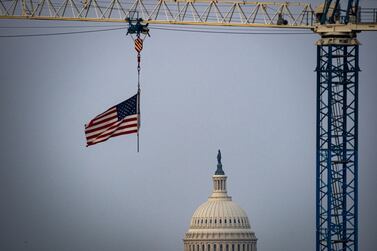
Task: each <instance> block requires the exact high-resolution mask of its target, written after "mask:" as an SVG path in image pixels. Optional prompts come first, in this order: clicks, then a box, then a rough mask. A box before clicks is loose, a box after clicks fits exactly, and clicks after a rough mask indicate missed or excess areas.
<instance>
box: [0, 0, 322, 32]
mask: <svg viewBox="0 0 377 251" xmlns="http://www.w3.org/2000/svg"><path fill="white" fill-rule="evenodd" d="M136 13H137V14H136ZM136 15H138V17H139V18H142V19H143V20H144V21H145V22H147V23H150V24H179V25H209V26H238V27H274V28H302V29H312V28H313V27H314V23H315V15H314V10H313V8H312V6H311V5H310V4H309V3H302V2H296V3H288V2H284V3H278V2H248V1H210V0H159V1H147V0H129V1H124V0H0V19H35V20H66V21H94V22H120V23H122V22H127V21H126V19H127V18H131V19H132V18H136Z"/></svg>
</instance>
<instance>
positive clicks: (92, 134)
mask: <svg viewBox="0 0 377 251" xmlns="http://www.w3.org/2000/svg"><path fill="white" fill-rule="evenodd" d="M135 123H137V118H130V119H125V120H123V121H119V122H114V123H113V124H112V125H107V126H105V127H103V128H101V129H98V130H95V131H93V132H90V133H87V134H86V138H87V139H92V138H94V137H98V136H101V135H102V134H103V133H104V132H106V131H108V130H111V129H113V128H116V127H118V126H119V125H120V124H124V125H130V124H135Z"/></svg>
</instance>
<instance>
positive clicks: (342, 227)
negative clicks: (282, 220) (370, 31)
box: [316, 45, 359, 251]
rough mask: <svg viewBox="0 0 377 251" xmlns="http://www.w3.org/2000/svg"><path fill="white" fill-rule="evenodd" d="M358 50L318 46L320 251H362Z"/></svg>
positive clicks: (318, 220) (354, 48)
mask: <svg viewBox="0 0 377 251" xmlns="http://www.w3.org/2000/svg"><path fill="white" fill-rule="evenodd" d="M358 50H359V46H358V45H325V46H323V45H318V46H317V53H318V54H317V69H316V71H317V169H316V185H317V189H316V192H317V194H316V207H317V208H316V244H317V246H316V250H317V251H338V250H342V251H351V250H352V251H357V250H358V244H357V243H358V74H359V59H358V58H359V51H358Z"/></svg>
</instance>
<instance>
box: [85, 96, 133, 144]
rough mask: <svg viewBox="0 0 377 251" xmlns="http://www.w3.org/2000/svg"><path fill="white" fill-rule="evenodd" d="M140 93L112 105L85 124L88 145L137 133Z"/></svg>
mask: <svg viewBox="0 0 377 251" xmlns="http://www.w3.org/2000/svg"><path fill="white" fill-rule="evenodd" d="M138 96H139V95H138V94H136V95H134V96H132V97H131V98H129V99H127V100H126V101H123V102H122V103H120V104H118V105H116V106H113V107H111V108H110V109H108V110H107V111H105V112H104V113H101V114H100V115H98V116H97V117H95V118H94V119H92V120H91V121H90V122H89V123H88V124H86V125H85V136H86V142H87V146H90V145H94V144H97V143H100V142H103V141H106V140H108V139H109V138H111V137H115V136H119V135H123V134H130V133H137V132H138V129H139V112H138V110H139V109H138Z"/></svg>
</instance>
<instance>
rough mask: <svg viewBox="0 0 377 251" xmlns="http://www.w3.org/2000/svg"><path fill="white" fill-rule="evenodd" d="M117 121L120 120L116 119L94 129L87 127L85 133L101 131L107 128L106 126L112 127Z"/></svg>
mask: <svg viewBox="0 0 377 251" xmlns="http://www.w3.org/2000/svg"><path fill="white" fill-rule="evenodd" d="M117 122H119V121H114V122H113V123H110V124H107V125H104V126H100V127H98V128H94V129H90V128H89V129H86V130H85V134H89V133H92V132H96V131H101V130H102V129H105V128H110V127H112V126H113V125H114V124H115V123H117Z"/></svg>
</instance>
